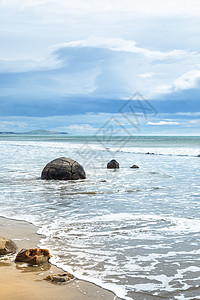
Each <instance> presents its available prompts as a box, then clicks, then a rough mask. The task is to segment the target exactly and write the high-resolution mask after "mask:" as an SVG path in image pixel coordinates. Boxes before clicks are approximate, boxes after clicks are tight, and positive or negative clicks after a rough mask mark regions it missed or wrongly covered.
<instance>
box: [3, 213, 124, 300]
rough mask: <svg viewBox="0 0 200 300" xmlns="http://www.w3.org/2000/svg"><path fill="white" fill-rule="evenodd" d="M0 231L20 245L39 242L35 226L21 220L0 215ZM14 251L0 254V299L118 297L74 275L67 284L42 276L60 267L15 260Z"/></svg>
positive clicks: (31, 246) (30, 246)
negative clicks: (29, 263) (55, 282)
mask: <svg viewBox="0 0 200 300" xmlns="http://www.w3.org/2000/svg"><path fill="white" fill-rule="evenodd" d="M0 235H1V236H5V237H7V238H10V239H12V240H13V241H14V242H15V243H16V244H17V246H18V250H20V249H22V248H27V249H29V248H35V247H37V244H38V243H39V235H37V227H35V226H33V225H32V224H29V223H27V222H24V221H16V220H11V219H7V218H2V217H1V218H0ZM15 256H16V255H15V254H14V255H13V254H12V255H7V256H0V298H1V299H2V300H18V299H19V300H20V299H21V300H27V299H30V300H36V299H37V300H40V299H41V300H42V299H43V300H48V299H52V300H53V299H59V300H62V299H68V300H77V299H80V300H86V299H91V300H92V299H97V300H98V299H106V300H107V299H108V300H109V299H110V300H113V299H120V298H117V297H115V295H114V294H113V293H111V292H109V291H107V290H104V289H102V288H100V287H98V286H96V285H94V284H91V283H88V282H85V281H82V280H78V279H75V280H73V281H71V282H69V283H67V284H64V285H61V284H53V283H50V282H47V281H45V280H43V278H44V277H45V276H47V275H49V274H58V273H63V270H62V269H59V268H57V267H56V266H53V265H52V264H49V263H46V264H43V265H41V266H28V265H27V264H25V263H15V262H14V258H15Z"/></svg>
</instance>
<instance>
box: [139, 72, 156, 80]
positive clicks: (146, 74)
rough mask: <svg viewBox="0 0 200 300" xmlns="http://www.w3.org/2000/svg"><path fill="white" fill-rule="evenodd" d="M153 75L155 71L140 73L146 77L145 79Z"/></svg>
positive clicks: (140, 75) (142, 76)
mask: <svg viewBox="0 0 200 300" xmlns="http://www.w3.org/2000/svg"><path fill="white" fill-rule="evenodd" d="M153 75H155V73H153V72H147V73H142V74H139V75H138V76H139V77H141V78H144V79H149V78H151V77H152V76H153Z"/></svg>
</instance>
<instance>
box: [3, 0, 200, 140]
mask: <svg viewBox="0 0 200 300" xmlns="http://www.w3.org/2000/svg"><path fill="white" fill-rule="evenodd" d="M0 20H1V21H0V25H1V26H0V45H1V47H0V131H28V130H35V129H40V128H42V129H49V130H57V131H67V132H69V133H70V134H95V132H96V131H98V129H99V128H101V126H102V125H103V124H104V123H106V122H107V121H108V120H110V118H112V117H113V118H114V119H117V120H118V122H119V123H120V124H122V125H123V126H124V127H125V128H126V129H127V130H128V131H129V132H130V133H131V134H145V135H148V134H151V135H154V134H155V135H157V134H163V135H170V134H171V135H176V134H177V135H184V134H185V135H199V132H200V130H199V129H200V43H199V36H200V3H199V1H198V0H190V1H186V0H176V1H172V0H168V1H164V0H141V1H136V0H124V1H121V0H120V1H119V0H115V1H114V0H102V1H97V0H84V1H83V0H74V1H69V0H65V1H64V0H48V1H47V0H34V1H33V0H0ZM137 92H139V93H140V95H142V97H144V98H145V99H146V100H147V101H148V103H150V104H151V106H152V107H153V108H154V109H152V110H149V111H148V113H147V114H146V113H145V114H144V112H142V110H141V109H140V108H136V109H135V110H132V111H131V112H130V111H129V110H128V106H127V107H126V112H125V113H122V112H121V108H122V107H123V106H124V104H125V103H126V101H127V100H128V99H130V98H131V97H132V95H135V93H137ZM140 100H141V99H140ZM132 101H135V98H134V97H133V100H132ZM136 103H137V101H135V102H133V103H132V104H131V106H133V107H134V105H135V104H136ZM129 104H130V103H129ZM129 106H130V105H129ZM155 111H157V113H155ZM134 113H135V114H137V116H135V115H134ZM126 114H127V115H126ZM126 116H128V117H126ZM130 118H131V119H130ZM133 120H134V121H133ZM136 123H137V124H136ZM136 125H137V126H136Z"/></svg>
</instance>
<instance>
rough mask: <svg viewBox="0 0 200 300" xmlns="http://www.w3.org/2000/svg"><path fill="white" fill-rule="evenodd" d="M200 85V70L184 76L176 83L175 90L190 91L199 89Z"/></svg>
mask: <svg viewBox="0 0 200 300" xmlns="http://www.w3.org/2000/svg"><path fill="white" fill-rule="evenodd" d="M199 83H200V70H193V71H190V72H187V73H186V74H183V75H182V76H180V77H179V78H177V79H176V80H175V81H174V85H173V89H174V90H175V91H178V90H188V89H191V88H197V87H198V85H199Z"/></svg>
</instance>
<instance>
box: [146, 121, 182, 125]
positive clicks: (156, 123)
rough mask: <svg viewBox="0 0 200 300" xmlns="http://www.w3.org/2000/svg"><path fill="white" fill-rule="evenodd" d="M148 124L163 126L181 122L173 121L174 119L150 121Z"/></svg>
mask: <svg viewBox="0 0 200 300" xmlns="http://www.w3.org/2000/svg"><path fill="white" fill-rule="evenodd" d="M147 125H155V126H163V125H179V123H178V122H172V121H159V122H148V123H147Z"/></svg>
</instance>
